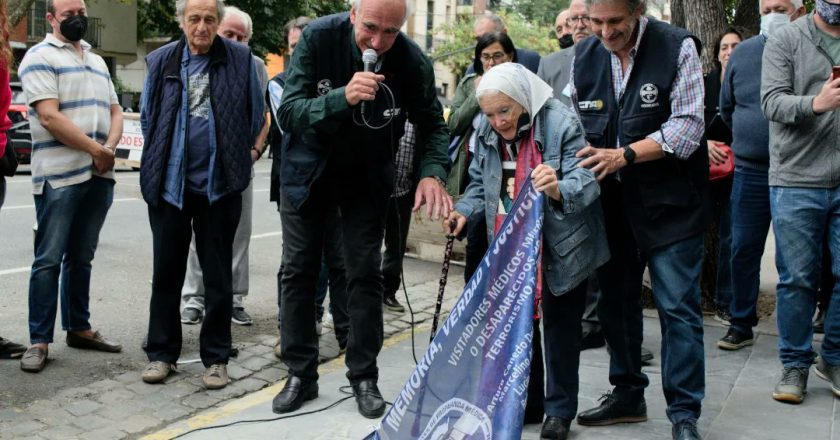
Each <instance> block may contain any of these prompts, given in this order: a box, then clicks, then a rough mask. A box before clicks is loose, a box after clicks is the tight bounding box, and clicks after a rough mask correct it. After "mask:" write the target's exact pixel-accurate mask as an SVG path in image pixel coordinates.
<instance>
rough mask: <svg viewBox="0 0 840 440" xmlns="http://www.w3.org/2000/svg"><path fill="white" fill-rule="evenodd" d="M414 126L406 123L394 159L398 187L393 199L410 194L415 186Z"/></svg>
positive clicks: (395, 188)
mask: <svg viewBox="0 0 840 440" xmlns="http://www.w3.org/2000/svg"><path fill="white" fill-rule="evenodd" d="M414 131H415V130H414V124H412V123H411V122H408V121H405V134H403V137H402V138H400V143H399V146H398V147H397V156H396V158H395V159H394V172H395V173H396V185H394V194H392V195H391V197H402V196H404V195H406V194H408V192H409V191H411V189H412V187H413V186H414V143H415V140H416V136H415V133H414Z"/></svg>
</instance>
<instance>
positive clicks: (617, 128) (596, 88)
mask: <svg viewBox="0 0 840 440" xmlns="http://www.w3.org/2000/svg"><path fill="white" fill-rule="evenodd" d="M686 38H693V39H694V40H695V44H696V45H697V47H698V51H699V48H700V42H699V41H697V39H696V38H694V37H693V36H692V35H691V34H689V33H688V31H686V30H684V29H680V28H677V27H674V26H671V25H669V24H666V23H663V22H661V21H657V20H654V19H650V21H649V22H648V25H647V27H646V28H645V33H644V35H643V36H642V41H641V43H640V45H639V49H638V52H637V53H636V57H635V62H634V67H633V71H632V72H631V73H630V79H629V81H628V83H627V87H626V88H625V91H624V94H623V95H622V97H621V100H620V101H619V102H616V100H615V93H614V91H613V86H612V72H611V68H610V54H609V52H608V51H607V50H606V49H605V48H604V46H603V45H602V44H601V43H600V41H599V40H598V39H596V38H588V39H586V40H584V41H582V42H581V43H580V44H579V46H577V49H575V50H576V55H575V78H574V83H575V88H576V89H577V95H578V96H577V97H578V109H577V110H578V114H579V115H580V120H581V123H583V127H584V129H585V130H586V140H587V142H589V143H590V144H592V145H593V146H597V147H607V148H609V147H613V146H615V142H616V139H618V140H619V142H620V145H622V146H626V145H630V144H631V143H633V142H636V141H639V140H642V139H644V138H646V137H647V136H648V135H650V134H651V133H655V132H657V131H659V130H660V128H661V127H662V124H664V123H665V122H666V121H668V119H669V118H670V117H671V99H670V96H671V89H672V87H673V83H674V78H675V77H676V75H677V69H678V66H677V60H678V58H679V53H680V48H681V46H682V42H683V41H684V40H685V39H686ZM596 72H597V73H596ZM667 141H668V140H667V139H666V142H667ZM618 174H619V178H620V179H621V182H622V189H623V193H624V202H625V203H624V204H625V210H626V212H627V215H628V216H629V218H630V224H631V226H632V228H633V233H634V235H635V237H636V241H637V243H638V246H639V248H640V249H642V250H651V249H655V248H658V247H661V246H667V245H669V244H672V243H675V242H677V241H680V240H683V239H685V238H688V237H691V236H693V235H695V234H697V233H700V232H703V231H704V230H705V228H706V224H707V219H708V214H709V206H708V203H709V197H708V182H709V180H708V176H709V158H708V150H707V146H706V140H705V138H704V139H701V140H700V147H699V148H698V149H697V151H695V152H694V153H693V154H692V155H691V156H689V158H688V159H686V160H681V159H678V158H677V157H674V156H672V155H668V156H666V157H664V158H662V159H659V160H654V161H651V162H644V163H637V164H634V165H631V166H628V167H625V168H623V169H621V170H620V171H619V172H618Z"/></svg>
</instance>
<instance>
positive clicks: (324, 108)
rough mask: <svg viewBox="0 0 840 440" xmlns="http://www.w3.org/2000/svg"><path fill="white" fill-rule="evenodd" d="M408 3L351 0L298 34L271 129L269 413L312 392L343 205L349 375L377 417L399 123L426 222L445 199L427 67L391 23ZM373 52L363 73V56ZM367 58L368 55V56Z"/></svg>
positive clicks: (292, 406) (440, 138)
mask: <svg viewBox="0 0 840 440" xmlns="http://www.w3.org/2000/svg"><path fill="white" fill-rule="evenodd" d="M408 15H409V2H408V1H407V0H356V1H355V2H354V3H353V6H352V8H351V9H350V13H349V14H348V13H343V14H336V15H330V16H327V17H322V18H320V19H318V20H315V21H314V22H312V23H311V24H310V25H309V26H307V27H306V29H305V30H304V31H303V35H302V36H301V38H300V41H298V44H297V47H296V48H295V52H294V55H292V60H291V63H290V64H289V73H288V74H287V76H286V87H285V88H284V90H283V97H282V100H283V102H282V104H281V105H280V108H279V110H278V112H277V116H278V119H279V121H280V127H281V128H282V129H283V131H284V132H285V133H286V135H288V136H291V139H290V140H289V143H288V144H286V145H284V148H283V151H282V155H283V159H282V161H281V165H280V166H281V171H280V183H281V185H280V190H281V191H282V204H281V207H280V216H281V218H282V224H283V274H282V283H283V291H282V296H283V298H282V303H283V305H282V309H281V314H282V317H281V322H280V325H281V334H282V336H281V338H280V344H281V357H282V359H283V361H284V362H285V363H286V365H287V366H288V368H289V379H288V380H287V381H286V385H285V387H284V388H283V390H282V391H281V392H280V393H279V394H278V395H277V396H276V397H275V399H274V402H273V410H274V411H275V412H277V413H286V412H290V411H294V410H296V409H298V408H300V406H301V405H302V404H303V403H304V402H306V401H307V400H311V399H314V398H315V397H317V395H318V384H317V380H318V336H317V335H316V334H315V326H314V325H313V322H314V316H315V301H314V298H313V291H314V290H315V281H316V276H317V275H318V271H319V269H320V262H321V250H322V248H323V241H324V228H325V224H324V223H325V218H326V213H327V212H329V210H331V209H334V208H335V207H336V206H337V207H339V208H340V210H341V220H340V222H341V230H342V233H343V237H342V239H343V245H344V255H345V261H346V263H347V264H346V271H347V273H346V275H347V287H348V298H347V304H348V312H349V315H350V334H349V338H348V341H347V356H346V358H345V362H346V364H347V369H348V372H347V378H348V379H349V380H350V384H351V385H352V386H353V392H354V394H355V396H356V402H357V404H358V408H359V412H360V413H361V414H362V415H363V416H365V417H368V418H378V417H380V416H381V415H382V414H383V412H384V410H385V402H384V400H383V399H382V395H381V393H380V392H379V389H378V387H377V380H378V376H379V370H378V368H377V364H376V358H377V356H378V355H379V351H380V350H381V349H382V341H383V322H382V301H383V287H382V273H381V271H380V263H381V258H382V257H381V254H380V249H381V246H382V239H383V235H384V230H385V217H386V210H387V209H388V199H389V198H390V196H391V194H392V193H393V190H394V155H395V152H396V149H397V143H398V141H399V139H400V137H402V135H403V130H404V126H405V120H406V118H407V119H408V120H409V121H411V123H412V124H414V125H415V127H416V128H417V143H416V146H415V148H416V150H415V152H416V160H417V161H418V168H417V169H418V170H419V171H418V173H417V178H418V182H417V191H416V193H415V197H414V206H413V209H414V211H415V212H416V211H418V210H419V209H420V206H421V205H423V204H424V203H425V204H426V205H427V208H426V213H427V215H428V216H429V217H430V218H433V219H435V220H437V219H440V218H441V216H448V215H449V211H450V210H451V209H452V200H451V199H450V198H449V196H448V195H447V194H446V189H445V188H444V186H443V184H442V183H443V179H445V178H446V176H447V172H448V169H449V157H448V156H447V148H448V144H449V133H448V130H447V128H446V123H445V122H444V121H443V111H442V107H441V105H440V102H438V99H437V95H436V91H435V80H434V71H433V69H432V63H431V61H430V60H429V59H428V58H427V57H426V56H425V55H423V53H422V51H421V50H420V48H418V47H417V45H416V44H414V43H413V42H412V41H411V40H410V39H409V38H407V37H406V36H405V35H403V34H402V33H400V27H401V26H402V25H403V23H405V19H406V17H407V16H408ZM368 49H371V50H372V51H375V52H376V55H377V56H376V61H375V62H373V63H371V64H373V65H372V66H370V67H371V70H373V71H364V70H366V69H365V65H364V63H363V57H362V53H363V52H364V51H366V50H368ZM366 58H367V56H366Z"/></svg>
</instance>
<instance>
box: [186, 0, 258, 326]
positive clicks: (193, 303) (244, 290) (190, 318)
mask: <svg viewBox="0 0 840 440" xmlns="http://www.w3.org/2000/svg"><path fill="white" fill-rule="evenodd" d="M253 33H254V32H253V29H252V21H251V16H250V15H248V14H247V13H245V12H244V11H242V10H241V9H239V8H237V7H236V6H227V7H225V18H224V19H223V20H222V22H221V24H219V30H218V31H217V34H218V35H219V36H220V37H222V38H226V39H228V40H231V41H236V42H238V43H242V44H245V45H247V44H248V42H249V41H250V40H251V37H252V36H253ZM253 58H254V68H255V69H256V71H257V77H258V78H259V81H260V88H261V89H262V90H263V93H265V90H266V88H267V87H268V72H266V70H265V62H264V61H263V60H262V58H260V57H258V56H256V55H254V56H253ZM266 111H268V108H267V107H266ZM269 123H270V121H269V119H268V118H266V119H265V124H264V125H263V128H262V131H260V134H259V136H257V140H256V141H255V142H254V145H253V146H252V147H251V161H252V162H256V161H258V160H259V159H260V157H261V156H262V155H263V153H264V152H265V148H266V145H265V139H266V137H267V136H268V128H269ZM253 173H254V170H253V168H252V169H251V181H250V183H249V184H248V188H246V189H245V191H243V192H242V215H241V216H240V217H239V225H238V226H237V227H236V234H235V235H234V237H233V314H232V315H231V322H233V323H234V324H239V325H251V323H252V320H251V316H249V315H248V313H247V312H246V311H245V304H244V303H243V299H244V297H245V296H247V295H248V284H249V274H248V270H249V264H248V249H249V245H250V244H251V214H252V211H253V200H254V174H253ZM202 278H203V274H202V271H201V264H199V261H198V253H197V252H196V247H195V237H193V239H192V241H191V242H190V255H189V257H188V258H187V276H186V279H185V280H184V287H183V289H182V290H181V300H182V301H183V303H184V310H183V311H182V312H181V322H182V323H184V324H198V323H199V322H201V319H202V315H203V314H204V283H203V282H202Z"/></svg>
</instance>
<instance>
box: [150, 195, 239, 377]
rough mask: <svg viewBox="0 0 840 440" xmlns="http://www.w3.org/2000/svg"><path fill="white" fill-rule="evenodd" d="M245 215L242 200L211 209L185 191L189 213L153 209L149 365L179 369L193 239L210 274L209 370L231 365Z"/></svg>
mask: <svg viewBox="0 0 840 440" xmlns="http://www.w3.org/2000/svg"><path fill="white" fill-rule="evenodd" d="M241 212H242V196H241V195H239V194H235V195H230V196H227V197H224V198H223V199H221V200H219V201H217V202H216V203H214V204H212V205H210V204H209V202H208V199H207V197H206V196H203V195H198V194H193V193H190V192H186V191H185V192H184V205H183V209H181V210H179V209H178V208H177V207H175V206H173V205H171V204H169V203H167V202H165V201H163V200H162V199H161V200H160V201H159V202H158V206H157V207H152V206H149V223H150V225H151V227H152V247H153V251H154V257H153V260H154V262H153V274H152V299H151V304H150V306H149V333H148V335H149V337H148V344H147V345H146V348H145V350H146V356H147V357H148V358H149V361H152V362H154V361H162V362H168V363H171V364H174V363H175V362H177V360H178V357H179V356H180V354H181V317H180V314H179V306H180V302H181V288H182V287H183V285H184V276H185V274H186V271H187V254H188V253H189V249H190V239H191V238H192V233H193V232H195V244H196V253H197V254H198V261H199V262H200V263H201V267H202V269H204V270H203V274H204V290H205V297H204V305H205V309H204V321H203V322H202V324H201V334H200V337H199V344H200V348H201V350H200V353H201V361H202V363H203V364H204V366H206V367H209V366H210V365H213V364H218V363H223V364H226V363H227V362H228V357H229V356H230V348H231V336H230V318H231V313H232V311H233V284H232V279H233V275H232V270H231V265H232V261H231V260H232V258H233V236H234V234H235V233H236V226H237V225H238V224H239V216H240V214H241Z"/></svg>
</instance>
